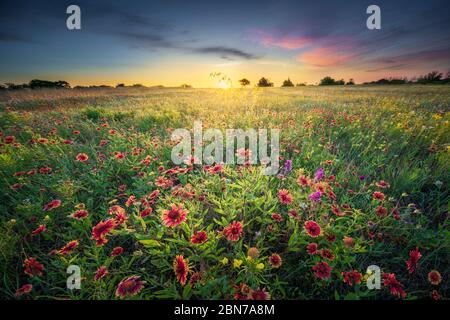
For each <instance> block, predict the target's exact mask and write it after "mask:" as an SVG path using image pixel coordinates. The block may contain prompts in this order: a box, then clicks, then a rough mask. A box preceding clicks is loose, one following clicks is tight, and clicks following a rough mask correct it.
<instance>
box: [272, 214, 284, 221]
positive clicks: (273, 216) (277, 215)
mask: <svg viewBox="0 0 450 320" xmlns="http://www.w3.org/2000/svg"><path fill="white" fill-rule="evenodd" d="M272 219H273V220H275V221H277V222H281V221H283V217H282V216H281V215H280V214H278V213H272Z"/></svg>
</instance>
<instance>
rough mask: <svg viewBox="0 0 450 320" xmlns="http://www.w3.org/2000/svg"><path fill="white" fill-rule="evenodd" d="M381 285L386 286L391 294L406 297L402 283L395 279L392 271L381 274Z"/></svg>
mask: <svg viewBox="0 0 450 320" xmlns="http://www.w3.org/2000/svg"><path fill="white" fill-rule="evenodd" d="M383 285H384V286H385V287H388V288H389V290H390V292H391V294H392V295H394V296H396V297H401V298H404V297H406V292H405V291H404V290H403V285H402V284H401V283H400V282H399V281H398V280H397V279H396V277H395V274H393V273H384V274H383Z"/></svg>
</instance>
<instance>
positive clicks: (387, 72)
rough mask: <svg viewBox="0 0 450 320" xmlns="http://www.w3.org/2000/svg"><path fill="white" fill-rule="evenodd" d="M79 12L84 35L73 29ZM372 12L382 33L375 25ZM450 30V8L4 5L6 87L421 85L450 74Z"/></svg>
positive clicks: (407, 4) (425, 4)
mask: <svg viewBox="0 0 450 320" xmlns="http://www.w3.org/2000/svg"><path fill="white" fill-rule="evenodd" d="M72 4H75V5H78V6H79V7H80V9H81V30H68V28H67V27H66V19H67V18H68V16H69V15H68V14H67V13H66V8H67V7H68V6H69V5H72ZM373 4H375V5H378V6H379V7H380V9H381V29H380V30H369V29H368V28H367V26H366V20H367V18H368V17H369V14H367V13H366V9H367V7H368V6H369V5H373ZM449 21H450V1H448V0H427V1H411V0H409V1H403V0H396V1H392V0H383V1H380V0H370V1H365V0H347V1H334V0H333V1H332V0H330V1H329V0H323V1H322V0H315V1H311V0H309V1H306V0H305V1H303V0H293V1H283V0H277V1H276V0H258V1H252V0H241V1H231V0H229V1H225V0H224V1H215V0H210V1H196V0H190V1H186V0H183V1H173V0H164V1H155V0H126V1H123V0H115V1H105V0H96V1H89V0H71V1H65V0H47V1H43V0H33V1H28V0H14V1H12V0H9V1H5V0H0V83H7V82H13V83H24V82H28V81H29V80H31V79H36V78H37V79H45V80H66V81H68V82H69V83H70V84H71V85H72V86H75V85H100V84H107V85H115V84H117V83H125V84H127V85H131V84H135V83H140V84H143V85H147V86H152V85H164V86H179V85H181V84H183V83H187V84H191V85H193V86H194V87H214V86H217V85H220V84H221V83H220V82H221V80H220V79H221V77H222V76H223V77H224V78H227V79H230V80H229V81H227V83H228V84H229V83H231V84H232V85H233V86H235V87H238V86H239V83H238V80H239V79H241V78H244V77H245V78H247V79H249V80H250V81H251V82H252V85H254V84H255V83H256V82H257V80H258V79H259V78H260V77H262V76H264V77H267V78H269V79H270V80H271V81H272V82H274V83H275V85H276V86H279V85H281V83H282V81H283V80H285V79H287V78H290V79H291V80H292V81H293V82H294V83H300V82H306V83H308V84H315V83H318V82H319V80H320V79H321V78H323V77H325V76H332V77H334V78H336V79H341V78H343V79H345V80H348V79H349V78H353V79H354V80H355V81H356V82H357V83H361V82H365V81H372V80H377V79H380V78H386V77H413V76H418V75H421V74H425V73H427V72H429V71H432V70H439V71H442V72H447V71H448V70H449V69H450V28H449ZM214 73H220V75H221V77H214V76H211V74H214ZM222 82H223V81H222Z"/></svg>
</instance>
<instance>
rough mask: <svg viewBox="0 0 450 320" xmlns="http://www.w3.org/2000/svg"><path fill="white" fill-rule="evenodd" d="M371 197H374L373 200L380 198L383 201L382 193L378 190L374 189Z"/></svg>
mask: <svg viewBox="0 0 450 320" xmlns="http://www.w3.org/2000/svg"><path fill="white" fill-rule="evenodd" d="M372 197H373V199H375V200H380V201H383V200H384V193H383V192H379V191H375V192H374V193H373V196H372Z"/></svg>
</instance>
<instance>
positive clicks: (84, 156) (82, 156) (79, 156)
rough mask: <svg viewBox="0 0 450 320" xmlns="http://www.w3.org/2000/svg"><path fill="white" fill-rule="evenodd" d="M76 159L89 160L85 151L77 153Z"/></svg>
mask: <svg viewBox="0 0 450 320" xmlns="http://www.w3.org/2000/svg"><path fill="white" fill-rule="evenodd" d="M76 160H77V161H80V162H86V161H88V160H89V156H88V155H87V154H86V153H79V154H77V156H76Z"/></svg>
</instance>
